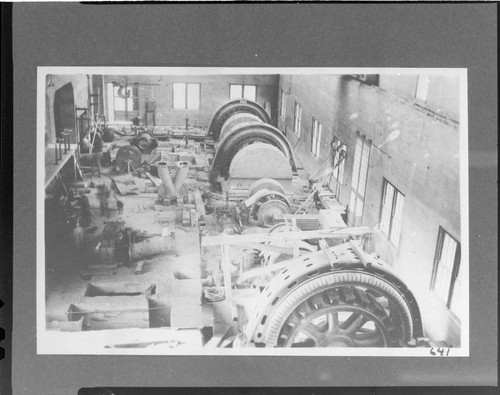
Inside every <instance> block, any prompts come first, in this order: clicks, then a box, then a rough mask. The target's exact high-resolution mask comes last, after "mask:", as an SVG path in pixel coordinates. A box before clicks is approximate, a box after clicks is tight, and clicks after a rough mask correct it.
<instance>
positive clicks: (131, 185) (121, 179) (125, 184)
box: [112, 174, 139, 195]
mask: <svg viewBox="0 0 500 395" xmlns="http://www.w3.org/2000/svg"><path fill="white" fill-rule="evenodd" d="M112 180H113V181H114V182H115V185H116V188H117V189H118V192H119V193H120V194H121V195H138V194H139V189H138V188H137V185H136V183H135V180H134V178H133V177H132V176H131V175H130V174H124V175H122V176H115V177H112Z"/></svg>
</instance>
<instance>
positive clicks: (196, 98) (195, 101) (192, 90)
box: [187, 84, 200, 110]
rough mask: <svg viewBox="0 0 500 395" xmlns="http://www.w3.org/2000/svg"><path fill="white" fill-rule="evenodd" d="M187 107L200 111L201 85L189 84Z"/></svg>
mask: <svg viewBox="0 0 500 395" xmlns="http://www.w3.org/2000/svg"><path fill="white" fill-rule="evenodd" d="M187 90H188V91H187V97H188V99H187V107H188V108H190V109H194V110H198V109H199V108H200V84H188V87H187Z"/></svg>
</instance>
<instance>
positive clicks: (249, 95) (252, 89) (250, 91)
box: [243, 85, 257, 101]
mask: <svg viewBox="0 0 500 395" xmlns="http://www.w3.org/2000/svg"><path fill="white" fill-rule="evenodd" d="M244 89H245V91H244V92H243V97H244V98H245V99H247V100H252V101H256V100H257V85H245V86H244Z"/></svg>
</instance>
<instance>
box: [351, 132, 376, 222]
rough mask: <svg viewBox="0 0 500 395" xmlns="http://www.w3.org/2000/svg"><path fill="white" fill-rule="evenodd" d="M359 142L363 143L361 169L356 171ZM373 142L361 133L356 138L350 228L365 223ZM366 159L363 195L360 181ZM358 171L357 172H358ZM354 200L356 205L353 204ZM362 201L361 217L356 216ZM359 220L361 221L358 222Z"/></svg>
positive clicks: (360, 160)
mask: <svg viewBox="0 0 500 395" xmlns="http://www.w3.org/2000/svg"><path fill="white" fill-rule="evenodd" d="M358 141H360V142H361V158H360V159H359V168H358V169H356V158H357V156H356V153H357V152H358V150H357V147H358ZM371 145H372V144H371V141H370V140H367V139H366V137H365V136H360V134H359V132H358V135H357V138H356V147H355V148H354V159H353V160H354V162H353V169H352V177H351V195H350V199H349V213H350V215H353V216H354V220H349V222H350V223H351V225H350V226H359V225H361V224H362V222H363V214H364V210H365V194H366V187H367V185H368V173H369V170H370V157H371ZM365 147H368V150H367V151H366V150H365ZM365 152H368V154H367V156H366V158H365V156H364V153H365ZM364 158H365V161H366V174H365V177H364V180H363V184H364V185H363V193H360V185H361V183H360V179H361V177H360V176H361V174H362V173H361V170H362V169H363V164H364V162H363V159H364ZM356 170H357V171H356ZM355 172H356V173H357V175H356V179H357V181H356V185H354V183H355V182H354V179H355V177H354V176H355ZM353 200H354V205H353V204H352V203H353ZM359 201H361V205H362V207H361V213H360V215H356V214H357V213H358V210H359V205H358V202H359ZM358 218H359V221H358Z"/></svg>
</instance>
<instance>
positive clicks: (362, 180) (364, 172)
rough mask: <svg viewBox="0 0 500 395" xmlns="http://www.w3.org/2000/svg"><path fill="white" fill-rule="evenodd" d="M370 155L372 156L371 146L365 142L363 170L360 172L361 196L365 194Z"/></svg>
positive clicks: (359, 192)
mask: <svg viewBox="0 0 500 395" xmlns="http://www.w3.org/2000/svg"><path fill="white" fill-rule="evenodd" d="M369 157H370V148H369V146H368V144H363V155H362V157H361V170H360V174H359V187H358V194H359V195H360V196H365V189H366V181H367V176H368V159H369Z"/></svg>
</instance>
